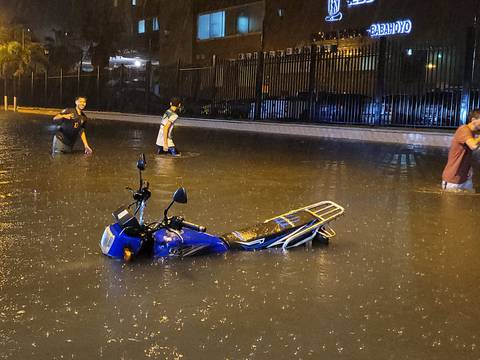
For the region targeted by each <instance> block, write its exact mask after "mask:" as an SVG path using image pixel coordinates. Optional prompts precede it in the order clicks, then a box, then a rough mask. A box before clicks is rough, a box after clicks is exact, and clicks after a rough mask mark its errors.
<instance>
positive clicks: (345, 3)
mask: <svg viewBox="0 0 480 360" xmlns="http://www.w3.org/2000/svg"><path fill="white" fill-rule="evenodd" d="M112 1H117V2H118V1H122V0H112ZM123 1H127V2H129V5H130V7H131V8H132V9H133V13H134V35H135V37H136V38H137V40H138V42H137V43H139V44H141V45H142V44H143V45H142V47H143V49H146V50H149V51H150V52H153V53H154V54H155V56H156V57H157V58H159V60H160V61H161V63H174V62H175V61H177V60H178V59H180V60H181V61H182V62H186V63H197V64H202V63H206V62H207V61H209V60H211V58H212V56H213V55H215V56H217V57H219V58H238V57H239V56H242V55H240V54H249V53H253V52H258V51H267V52H270V51H278V50H284V51H286V50H287V49H290V48H292V49H295V48H301V47H304V46H310V45H311V44H312V43H315V44H326V45H328V46H330V45H333V46H335V47H337V48H342V47H352V46H359V45H362V44H366V43H369V42H371V41H375V40H376V39H378V38H380V37H389V38H392V39H395V40H396V41H400V42H401V41H403V42H410V43H412V44H418V43H428V44H430V45H432V46H436V45H445V43H449V44H454V45H457V46H463V45H464V42H465V32H466V28H467V27H468V26H472V25H473V24H474V22H475V18H476V17H477V16H478V4H477V1H474V0H463V1H456V2H454V1H449V0H437V1H434V2H432V1H418V0H389V1H386V0H299V1H291V0H260V1H254V0H197V1H187V0H178V1H175V2H171V1H166V0H123ZM165 53H169V54H170V55H171V56H163V58H164V60H162V55H161V54H165Z"/></svg>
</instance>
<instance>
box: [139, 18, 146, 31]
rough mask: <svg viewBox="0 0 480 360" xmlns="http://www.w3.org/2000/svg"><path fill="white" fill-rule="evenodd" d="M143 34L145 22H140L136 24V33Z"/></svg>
mask: <svg viewBox="0 0 480 360" xmlns="http://www.w3.org/2000/svg"><path fill="white" fill-rule="evenodd" d="M144 32H145V20H140V21H139V22H138V33H139V34H143V33H144Z"/></svg>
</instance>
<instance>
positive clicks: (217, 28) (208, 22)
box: [197, 11, 225, 40]
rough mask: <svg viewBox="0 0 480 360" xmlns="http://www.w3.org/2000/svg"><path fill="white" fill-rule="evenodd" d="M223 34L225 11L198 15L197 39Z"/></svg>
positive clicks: (221, 35) (222, 35)
mask: <svg viewBox="0 0 480 360" xmlns="http://www.w3.org/2000/svg"><path fill="white" fill-rule="evenodd" d="M224 36H225V11H217V12H214V13H210V14H202V15H199V16H198V31H197V38H198V39H199V40H205V39H211V38H220V37H224Z"/></svg>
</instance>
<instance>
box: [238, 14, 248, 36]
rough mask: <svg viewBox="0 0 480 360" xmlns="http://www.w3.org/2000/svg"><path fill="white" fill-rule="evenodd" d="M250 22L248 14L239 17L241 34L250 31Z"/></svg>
mask: <svg viewBox="0 0 480 360" xmlns="http://www.w3.org/2000/svg"><path fill="white" fill-rule="evenodd" d="M248 23H249V19H248V16H245V15H240V16H239V17H238V18H237V31H238V32H239V33H240V34H245V33H248V30H249V29H248Z"/></svg>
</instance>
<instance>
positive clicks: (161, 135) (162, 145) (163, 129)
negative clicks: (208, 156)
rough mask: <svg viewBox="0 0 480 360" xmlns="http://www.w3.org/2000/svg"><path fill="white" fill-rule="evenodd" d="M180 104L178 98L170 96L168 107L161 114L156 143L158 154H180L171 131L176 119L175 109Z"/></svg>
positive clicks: (176, 109)
mask: <svg viewBox="0 0 480 360" xmlns="http://www.w3.org/2000/svg"><path fill="white" fill-rule="evenodd" d="M180 106H181V102H180V99H178V98H172V100H171V101H170V108H169V109H168V110H167V111H165V114H163V116H162V122H161V123H160V129H159V131H158V136H157V143H156V144H157V150H158V154H170V155H173V156H178V155H180V153H179V152H178V150H177V148H176V147H175V143H174V142H173V138H172V131H173V127H174V125H175V121H176V120H177V119H178V114H177V111H178V109H179V108H180Z"/></svg>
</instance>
